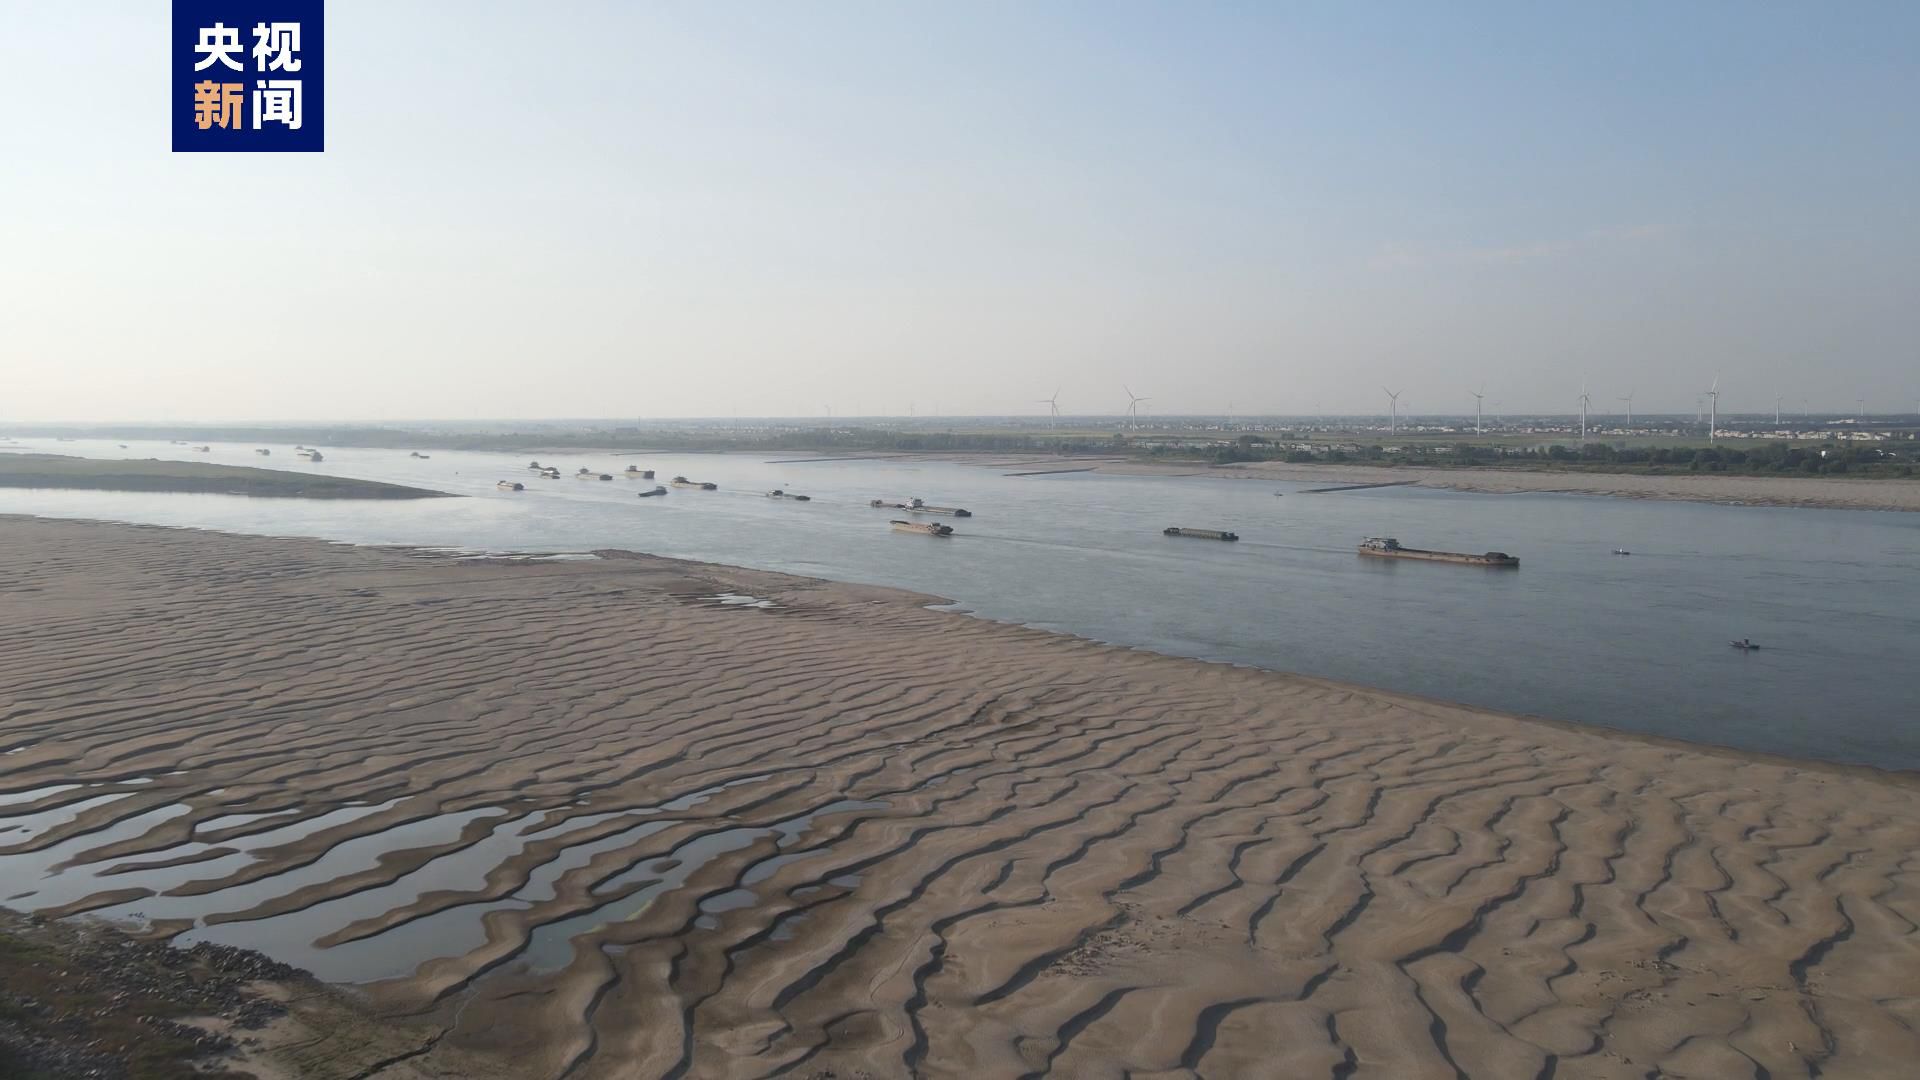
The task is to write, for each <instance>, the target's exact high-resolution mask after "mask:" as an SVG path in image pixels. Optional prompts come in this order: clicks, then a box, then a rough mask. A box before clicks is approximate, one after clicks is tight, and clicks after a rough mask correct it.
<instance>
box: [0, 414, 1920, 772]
mask: <svg viewBox="0 0 1920 1080" xmlns="http://www.w3.org/2000/svg"><path fill="white" fill-rule="evenodd" d="M20 448H23V449H31V450H35V451H42V452H50V453H64V454H76V455H84V456H89V457H136V458H141V457H159V458H175V459H181V460H197V461H206V460H212V461H216V462H222V463H227V464H235V465H261V466H271V467H276V468H282V469H295V470H303V471H315V472H325V473H331V474H335V475H341V476H351V477H359V478H363V479H368V480H384V481H390V482H395V483H405V484H413V485H417V486H422V487H430V488H435V489H439V490H443V491H450V492H456V493H459V494H463V495H468V496H471V497H470V498H464V499H457V500H455V499H434V500H422V501H413V502H377V501H367V502H362V501H351V502H344V501H321V500H311V501H309V500H300V499H249V498H243V497H238V496H226V495H165V494H137V493H125V492H90V491H21V490H10V489H0V513H26V514H40V515H46V516H51V517H84V518H102V519H109V520H116V521H132V522H142V523H151V524H161V525H182V526H197V527H202V528H210V529H221V530H227V531H232V532H243V533H260V534H268V535H280V536H312V537H321V538H325V539H329V540H337V541H345V542H351V543H382V544H385V543H402V544H418V545H426V546H437V547H453V548H463V549H472V550H489V551H503V552H510V551H541V552H554V551H586V550H590V549H593V548H601V547H618V548H630V549H633V550H637V551H646V552H652V553H655V554H660V555H670V556H676V557H682V558H691V559H702V560H708V561H712V562H720V563H730V564H735V565H741V566H751V567H759V568H763V569H771V570H783V571H788V572H792V573H797V574H806V575H812V576H817V577H824V578H831V579H836V580H842V581H858V582H870V583H876V584H884V585H894V586H899V587H902V588H908V589H915V590H919V591H922V592H927V593H933V594H937V595H940V596H944V597H949V598H952V599H953V600H954V601H955V602H956V603H957V604H958V605H960V606H961V607H963V608H964V609H966V610H968V611H971V612H974V613H976V614H978V615H981V616H984V617H987V618H992V619H998V620H1004V621H1008V622H1015V623H1022V624H1026V625H1030V626H1037V627H1042V628H1046V629H1050V630H1060V631H1065V632H1069V633H1074V634H1079V635H1082V636H1085V637H1090V638H1096V639H1100V640H1103V641H1110V642H1116V643H1120V644H1125V645H1131V646H1137V647H1140V648H1145V649H1152V650H1155V651H1159V652H1164V653H1172V654H1176V655H1182V656H1193V657H1200V658H1203V659H1207V660H1216V661H1228V662H1233V663H1241V664H1251V665H1256V666H1259V667H1264V668H1272V669H1275V670H1280V671H1293V672H1301V673H1305V674H1311V675H1318V676H1324V677H1328V678H1333V679H1340V680H1344V681H1347V682H1353V683H1359V684H1363V685H1367V686H1377V687H1384V688H1388V689H1393V690H1400V691H1406V692H1410V693H1416V694H1423V695H1426V696H1429V697H1435V698H1442V699H1446V700H1452V701H1459V702H1465V703H1468V704H1473V705H1481V706H1486V707H1490V708H1496V709H1502V710H1507V711H1512V712H1520V713H1531V714H1535V715H1540V716H1548V717H1554V718H1558V719H1564V720H1575V721H1581V722H1585V723H1593V724H1603V725H1607V726H1611V727H1616V728H1622V729H1626V730H1631V731H1639V732H1649V733H1654V734H1659V735H1668V736H1673V737H1677V738H1683V739H1690V740H1695V741H1699V742H1708V743H1719V744H1724V745H1730V746H1737V747H1742V748H1746V749H1753V750H1762V751H1769V752H1774V753H1781V754H1790V755H1794V756H1799V757H1810V758H1823V759H1828V760H1835V761H1844V762H1855V763H1864V764H1871V765H1877V766H1881V767H1887V768H1920V707H1917V706H1916V704H1915V697H1914V690H1913V675H1912V672H1913V670H1914V664H1913V661H1912V659H1911V658H1910V657H1909V656H1908V654H1909V653H1910V651H1911V650H1912V648H1913V647H1914V645H1915V643H1916V641H1920V514H1897V513H1875V512H1863V511H1847V510H1800V509H1781V508H1764V507H1741V506H1713V505H1701V504H1693V503H1679V502H1651V501H1645V502H1642V501H1631V500H1622V499H1609V498H1603V497H1592V496H1577V495H1558V494H1523V495H1478V494H1464V493H1453V492H1438V491H1428V490H1421V489H1417V488H1382V489H1374V490H1366V491H1347V492H1339V493H1327V494H1313V493H1308V492H1306V491H1305V490H1304V489H1305V488H1308V487H1312V486H1315V485H1310V484H1287V483H1270V482H1259V481H1252V480H1245V479H1229V478H1219V479H1215V478H1211V477H1207V478H1201V477H1127V476H1103V475H1098V474H1094V473H1066V474H1057V475H1052V476H1023V477H1016V476H1008V475H1004V474H1005V473H1009V472H1017V471H1022V470H1019V469H1015V468H1006V469H986V468H981V467H977V466H971V465H961V464H952V463H943V462H888V461H815V462H786V463H781V462H769V461H766V460H763V458H762V457H757V456H747V455H739V454H705V455H669V454H659V455H639V456H634V457H624V456H623V457H616V456H612V455H604V454H602V455H581V454H570V455H568V456H566V457H564V458H555V459H553V460H551V461H550V462H548V463H550V464H554V465H558V466H559V467H560V468H561V471H562V472H563V473H565V474H571V473H572V472H573V471H574V470H575V469H576V468H578V467H579V466H581V465H589V466H591V467H593V468H594V469H595V470H597V471H603V472H610V473H615V474H618V473H619V472H620V470H621V469H622V468H624V467H625V466H626V465H627V464H629V463H636V464H639V465H640V466H641V467H642V468H652V469H654V470H656V471H657V473H658V476H659V480H660V482H662V483H664V482H665V481H666V480H667V479H668V478H669V477H671V476H673V475H674V474H676V473H684V474H686V475H688V476H691V477H693V478H694V479H696V480H711V481H714V482H716V483H718V484H719V485H720V490H719V491H716V492H697V491H684V490H678V489H676V490H674V491H672V492H671V493H670V494H669V495H667V496H665V497H663V498H653V499H638V498H635V492H636V491H637V490H640V489H643V488H648V487H651V486H652V484H651V483H650V482H642V481H628V480H624V479H618V478H616V479H615V480H613V481H611V482H600V481H580V480H574V479H572V478H571V476H570V475H569V476H568V477H567V478H565V479H561V480H551V481H547V480H536V479H533V478H532V476H531V474H529V473H528V472H527V471H526V469H525V465H526V460H527V458H526V456H525V455H512V454H494V453H476V452H458V451H431V455H432V456H431V457H430V458H429V459H426V460H420V459H415V458H411V457H409V456H408V454H407V452H406V451H404V450H399V451H395V450H354V449H327V450H325V454H326V460H325V461H324V462H323V463H321V464H317V465H316V464H313V463H310V462H307V461H305V460H303V459H300V458H297V457H295V456H293V448H292V447H290V446H277V445H276V446H273V447H272V450H273V455H272V456H271V457H268V458H262V457H259V456H257V455H255V454H254V453H253V447H252V446H251V445H246V446H241V445H232V444H215V445H214V446H213V448H212V450H213V452H212V453H208V454H199V453H193V452H191V451H189V450H188V449H187V448H186V447H182V446H172V445H168V444H165V443H129V444H127V449H124V450H122V449H120V448H119V447H118V446H117V445H116V444H115V443H114V442H111V441H104V442H103V441H94V440H83V441H74V442H55V441H52V440H43V441H31V440H29V441H23V442H22V444H21V447H20ZM542 460H543V461H545V460H546V459H545V458H544V457H543V458H542ZM1034 467H1038V466H1034ZM502 479H510V480H518V481H521V482H523V483H525V484H526V485H527V490H526V491H523V492H517V493H508V492H501V491H498V490H496V489H495V487H494V485H495V482H496V481H498V480H502ZM1329 482H1337V481H1329ZM774 487H780V488H785V489H787V490H789V491H795V492H799V493H803V494H807V495H810V496H813V501H811V502H807V503H796V502H790V501H782V500H773V499H768V498H765V497H764V496H763V495H762V494H761V493H762V492H764V491H766V490H767V489H770V488H774ZM910 496H920V497H922V498H925V499H926V500H927V501H928V502H929V503H933V504H936V505H949V506H964V507H967V508H969V509H971V510H973V512H974V514H975V515H976V516H974V517H972V518H967V519H960V520H953V519H944V518H932V519H926V520H943V521H948V522H949V523H950V524H952V525H953V526H954V527H955V530H956V535H955V536H953V537H952V538H950V539H946V540H935V539H932V538H928V537H919V536H911V535H903V534H899V533H895V532H893V531H891V530H890V529H889V528H888V526H887V520H888V519H889V518H890V517H898V516H900V515H899V514H897V513H889V512H887V511H882V510H875V509H872V508H870V507H869V506H868V505H867V500H869V499H871V498H875V497H884V498H886V499H888V500H889V501H894V500H904V499H906V498H908V497H910ZM1168 525H1186V526H1195V527H1201V528H1225V529H1232V530H1234V531H1236V532H1238V533H1239V534H1240V536H1241V538H1242V539H1241V540H1240V542H1239V543H1233V544H1229V543H1220V542H1217V541H1205V540H1194V539H1179V538H1170V537H1166V536H1163V535H1161V532H1160V530H1161V529H1162V528H1164V527H1166V526H1168ZM1376 535H1379V536H1395V537H1398V538H1399V539H1400V540H1401V541H1402V542H1403V543H1405V544H1408V545H1409V546H1416V547H1427V548H1438V549H1443V550H1450V551H1473V552H1478V551H1486V550H1489V549H1498V550H1503V551H1507V552H1510V553H1512V554H1515V555H1518V556H1520V557H1521V560H1522V566H1521V569H1519V570H1518V571H1508V572H1500V571H1491V570H1486V569H1482V568H1478V567H1471V566H1456V565H1449V564H1438V563H1414V562H1403V561H1393V560H1376V559H1363V558H1360V557H1358V556H1356V555H1355V554H1354V550H1353V548H1354V544H1356V543H1357V542H1358V541H1359V540H1360V539H1362V538H1363V537H1366V536H1376ZM1614 548H1626V549H1628V550H1630V551H1632V552H1633V554H1632V555H1631V556H1616V555H1613V554H1612V550H1613V549H1614ZM1730 638H1751V639H1753V640H1754V641H1756V642H1759V643H1761V644H1762V645H1763V646H1764V648H1763V649H1761V650H1760V651H1758V652H1754V653H1742V652H1739V651H1736V650H1734V649H1732V648H1730V647H1728V645H1727V642H1728V639H1730Z"/></svg>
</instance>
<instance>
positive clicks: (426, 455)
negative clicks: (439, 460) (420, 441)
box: [407, 450, 433, 461]
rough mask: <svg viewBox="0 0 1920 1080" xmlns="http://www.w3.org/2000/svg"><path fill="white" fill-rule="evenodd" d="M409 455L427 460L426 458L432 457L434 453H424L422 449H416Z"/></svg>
mask: <svg viewBox="0 0 1920 1080" xmlns="http://www.w3.org/2000/svg"><path fill="white" fill-rule="evenodd" d="M407 456H408V457H417V458H419V459H420V460H421V461H425V460H427V459H428V458H430V457H432V456H433V455H432V454H423V453H421V452H420V451H418V450H415V451H414V452H413V453H411V454H408V455H407Z"/></svg>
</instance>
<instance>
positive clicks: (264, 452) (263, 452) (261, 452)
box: [254, 450, 273, 457]
mask: <svg viewBox="0 0 1920 1080" xmlns="http://www.w3.org/2000/svg"><path fill="white" fill-rule="evenodd" d="M254 453H256V454H259V455H260V456H261V457H268V456H270V455H271V454H272V453H273V451H271V450H255V451H254Z"/></svg>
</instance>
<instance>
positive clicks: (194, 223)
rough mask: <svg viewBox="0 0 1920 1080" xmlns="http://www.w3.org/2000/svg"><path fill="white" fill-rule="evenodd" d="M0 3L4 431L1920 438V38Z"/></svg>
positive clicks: (1221, 7) (563, 7)
mask: <svg viewBox="0 0 1920 1080" xmlns="http://www.w3.org/2000/svg"><path fill="white" fill-rule="evenodd" d="M327 8H328V19H327V34H328V38H329V42H328V60H327V62H328V79H329V84H330V85H329V87H328V95H327V109H328V117H327V151H326V153H325V154H323V155H318V156H315V155H299V154H197V155H196V154H177V155H176V154H172V153H170V152H169V131H168V124H169V115H170V113H169V109H170V102H169V99H168V90H167V87H168V81H167V80H168V69H167V64H168V55H167V34H168V29H167V19H168V5H167V4H166V3H164V2H162V0H141V2H123V3H114V2H110V0H89V2H87V3H49V2H44V0H0V421H5V420H9V419H10V420H53V419H73V420H82V419H124V418H152V419H239V418H262V419H301V418H365V419H392V418H405V417H446V418H475V417H500V416H522V417H542V416H549V417H550V416H609V415H639V416H696V415H727V414H730V413H738V414H740V415H758V414H782V415H792V414H803V415H818V414H820V413H821V412H822V411H823V410H824V408H825V407H826V406H827V405H828V404H831V405H832V406H833V407H834V409H835V411H836V412H840V413H852V412H855V411H856V410H857V411H862V412H868V413H879V412H901V413H904V412H905V411H906V410H907V408H908V405H909V403H910V402H912V403H915V404H916V405H917V407H918V409H919V410H920V411H922V412H929V411H932V410H934V409H938V410H939V411H941V412H945V413H1005V412H1029V411H1039V410H1042V409H1043V408H1044V407H1043V406H1037V405H1035V404H1034V402H1035V399H1038V398H1042V397H1046V396H1047V395H1049V394H1051V393H1052V392H1053V390H1054V389H1055V387H1056V386H1059V387H1062V388H1063V389H1062V392H1061V406H1062V408H1063V409H1064V410H1065V411H1068V412H1106V413H1111V412H1116V411H1118V410H1119V409H1120V408H1121V407H1122V406H1123V405H1124V403H1125V398H1124V396H1123V394H1122V391H1121V388H1120V387H1121V384H1122V383H1126V384H1129V385H1131V386H1132V388H1133V390H1134V391H1135V392H1136V393H1139V394H1143V395H1148V396H1150V397H1151V398H1152V399H1153V405H1152V409H1153V411H1154V412H1157V413H1175V412H1218V411H1220V410H1223V409H1226V408H1228V406H1229V404H1230V403H1231V405H1232V407H1233V408H1234V409H1236V410H1238V411H1240V412H1243V413H1247V412H1256V411H1258V412H1268V411H1278V412H1310V411H1312V410H1313V409H1315V408H1324V409H1326V410H1327V411H1329V412H1340V411H1356V410H1363V409H1364V410H1369V411H1381V410H1383V409H1384V400H1383V395H1381V393H1380V391H1379V385H1380V384H1381V383H1387V384H1390V385H1394V386H1395V387H1396V389H1397V388H1400V387H1404V388H1405V390H1406V396H1407V400H1408V401H1409V402H1410V403H1411V407H1412V409H1413V410H1414V411H1416V412H1440V411H1448V412H1459V411H1465V410H1469V409H1470V408H1471V404H1472V402H1471V398H1470V397H1469V396H1468V393H1467V391H1468V390H1470V389H1472V388H1474V387H1475V386H1477V385H1478V384H1479V383H1480V381H1481V380H1482V379H1484V380H1486V382H1487V384H1488V395H1489V397H1491V398H1495V399H1498V400H1500V401H1501V402H1503V406H1502V407H1503V409H1536V410H1537V409H1548V408H1561V409H1568V410H1570V409H1572V408H1573V407H1574V399H1575V396H1576V395H1577V394H1578V391H1579V384H1580V380H1581V379H1582V377H1583V376H1584V377H1585V378H1587V379H1588V380H1589V381H1590V383H1591V386H1592V392H1593V394H1594V397H1595V399H1596V408H1598V407H1600V406H1601V405H1606V406H1608V407H1613V405H1614V403H1613V402H1612V399H1614V398H1615V397H1617V396H1619V395H1622V394H1625V393H1627V392H1628V390H1629V389H1635V390H1637V396H1636V399H1635V405H1636V411H1654V410H1660V409H1667V410H1682V409H1691V408H1692V405H1693V400H1694V396H1695V393H1696V392H1697V391H1699V390H1701V389H1704V388H1705V386H1706V384H1707V383H1708V381H1709V380H1711V379H1712V378H1713V377H1714V374H1715V373H1716V372H1719V373H1720V374H1721V379H1722V384H1723V389H1724V390H1725V391H1726V394H1725V397H1724V398H1723V411H1724V410H1738V409H1758V408H1763V407H1764V408H1771V405H1772V399H1773V396H1774V394H1775V393H1776V392H1777V393H1780V394H1783V395H1785V396H1786V398H1787V400H1788V402H1789V408H1793V407H1794V405H1793V403H1795V402H1797V401H1798V400H1799V399H1801V398H1802V397H1803V396H1804V397H1810V398H1811V399H1812V401H1813V403H1814V405H1815V407H1823V406H1824V407H1827V408H1837V407H1843V406H1844V407H1848V408H1850V407H1851V405H1852V402H1853V401H1854V399H1855V398H1857V397H1865V398H1867V399H1868V401H1869V403H1870V407H1878V408H1881V409H1885V410H1893V409H1911V408H1913V406H1914V401H1915V397H1916V396H1917V395H1920V214H1916V203H1917V202H1920V60H1916V50H1920V3H1912V2H1896V3H1866V2H1859V3H1848V4H1839V5H1834V4H1816V3H1804V4H1790V5H1789V4H1766V3H1753V2H1740V3H1724V4H1722V3H1686V2H1683V3H1647V4H1632V3H1606V4H1588V5H1569V4H1552V5H1548V4H1538V3H1500V4H1492V3H1481V4H1473V3H1458V4H1453V3H1431V2H1422V3H1407V4H1389V3H1344V2H1343V3H1326V4H1288V3H1280V2H1273V3H1233V4H1224V3H1223V4H1212V5H1206V4H1185V3H1183V4H1174V3H1166V4H1153V5H1148V4H1118V3H1108V2H1103V3H1032V2H1022V3H982V2H976V0H969V2H965V3H962V2H958V0H955V2H951V3H946V4H939V5H936V4H927V3H839V2H820V3H805V4H794V3H779V4H773V3H766V4H759V3H756V4H747V3H694V2H686V3H679V4H674V5H653V4H639V3H635V4H597V3H567V4H537V3H532V2H524V3H399V4H388V3H372V2H355V0H329V2H328V4H327Z"/></svg>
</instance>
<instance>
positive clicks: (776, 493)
mask: <svg viewBox="0 0 1920 1080" xmlns="http://www.w3.org/2000/svg"><path fill="white" fill-rule="evenodd" d="M767 498H769V499H792V500H793V501H794V502H812V501H813V496H811V495H795V494H794V493H793V492H791V491H783V490H781V489H780V488H774V489H773V490H772V491H769V492H767Z"/></svg>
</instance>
